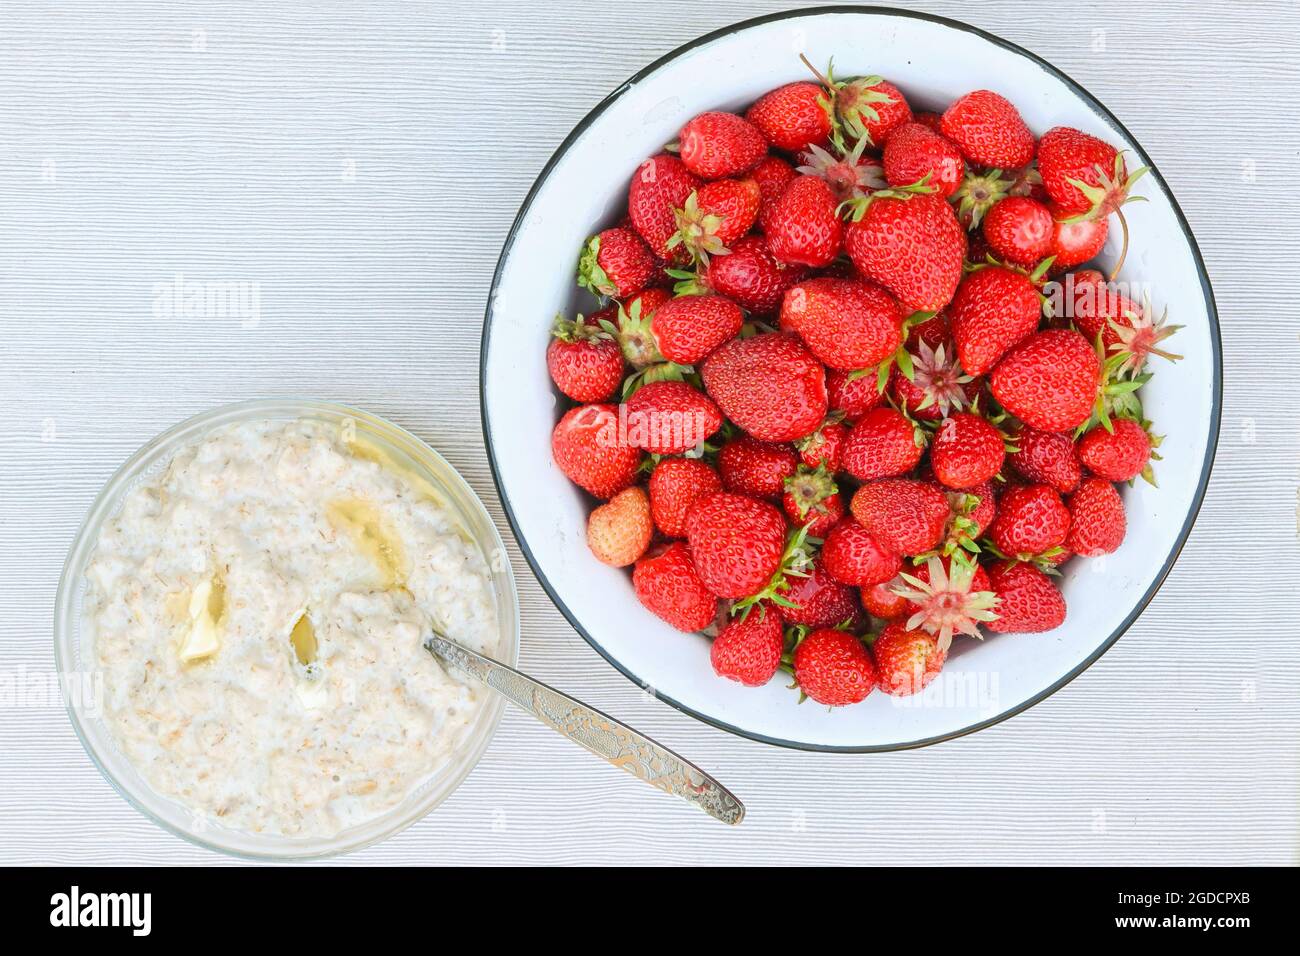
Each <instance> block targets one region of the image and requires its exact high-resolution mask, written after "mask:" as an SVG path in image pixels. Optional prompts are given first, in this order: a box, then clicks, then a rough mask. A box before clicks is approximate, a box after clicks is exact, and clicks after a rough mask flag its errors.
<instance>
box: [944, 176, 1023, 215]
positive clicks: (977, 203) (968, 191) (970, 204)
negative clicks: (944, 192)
mask: <svg viewBox="0 0 1300 956" xmlns="http://www.w3.org/2000/svg"><path fill="white" fill-rule="evenodd" d="M1012 185H1013V183H1012V181H1011V180H1008V179H1005V178H1003V175H1002V170H1000V169H986V170H984V171H983V172H975V171H974V170H969V169H968V170H967V171H966V175H965V176H963V177H962V181H961V185H959V186H958V187H957V189H956V191H955V192H954V193H953V194H952V195H951V196H950V197H949V199H948V201H949V202H951V203H952V204H953V205H954V206H956V207H957V219H958V220H960V221H961V223H962V224H963V225H965V227H966V228H967V229H968V230H972V229H975V228H977V227H978V226H979V224H980V221H981V220H983V218H984V214H985V213H987V212H988V211H989V210H990V209H992V208H993V204H994V203H996V202H997V201H998V200H1000V199H1005V198H1006V197H1007V196H1008V195H1009V194H1010V189H1011V187H1012Z"/></svg>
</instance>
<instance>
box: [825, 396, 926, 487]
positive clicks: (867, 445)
mask: <svg viewBox="0 0 1300 956" xmlns="http://www.w3.org/2000/svg"><path fill="white" fill-rule="evenodd" d="M924 451H925V439H924V436H923V433H922V432H921V430H920V429H919V428H917V427H916V425H914V424H913V423H912V422H909V421H908V420H907V419H906V418H905V417H904V416H903V414H902V413H901V412H897V411H895V410H894V409H892V408H875V409H872V410H871V411H869V412H867V413H866V414H865V415H863V416H862V417H861V418H860V419H858V422H857V424H856V425H854V426H853V429H852V430H851V431H850V432H849V437H848V438H846V439H845V440H844V451H843V452H842V453H841V455H840V464H841V466H842V467H843V468H844V470H845V471H847V472H848V473H849V474H850V475H852V476H853V477H854V478H857V479H858V480H859V481H871V480H872V479H874V478H888V477H892V476H894V475H903V474H906V473H907V472H909V471H911V470H912V469H913V468H915V467H916V465H917V463H918V462H919V461H920V460H921V455H922V453H924Z"/></svg>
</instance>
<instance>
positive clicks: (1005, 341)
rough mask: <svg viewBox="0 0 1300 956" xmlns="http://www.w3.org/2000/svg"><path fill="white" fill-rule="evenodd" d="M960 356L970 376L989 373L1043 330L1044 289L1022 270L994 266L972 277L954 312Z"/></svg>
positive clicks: (962, 288)
mask: <svg viewBox="0 0 1300 956" xmlns="http://www.w3.org/2000/svg"><path fill="white" fill-rule="evenodd" d="M949 315H950V317H951V320H952V334H953V338H954V340H955V341H956V343H957V358H958V360H959V361H960V362H961V367H962V368H963V369H964V370H965V371H966V373H967V374H969V375H984V374H986V373H987V372H989V371H990V370H991V369H992V368H993V366H994V365H996V364H997V363H998V360H999V359H1000V358H1002V356H1004V355H1005V354H1006V353H1007V352H1008V351H1009V350H1010V349H1012V348H1014V347H1015V346H1017V345H1019V344H1020V343H1021V342H1023V341H1024V340H1025V339H1027V338H1029V336H1031V335H1033V334H1034V331H1035V330H1036V329H1037V328H1038V320H1039V319H1040V318H1041V317H1042V306H1041V305H1040V304H1039V300H1038V290H1037V289H1035V288H1034V285H1033V283H1032V282H1030V281H1029V279H1028V278H1026V277H1025V276H1023V275H1021V274H1020V273H1019V272H1013V271H1012V270H1010V269H1004V268H1002V267H1000V266H988V267H987V268H983V269H977V270H976V271H974V272H972V273H970V275H968V276H967V277H966V278H965V279H964V280H963V281H962V283H961V286H960V287H959V288H958V289H957V295H956V297H955V298H954V299H953V301H952V306H951V308H950V309H949Z"/></svg>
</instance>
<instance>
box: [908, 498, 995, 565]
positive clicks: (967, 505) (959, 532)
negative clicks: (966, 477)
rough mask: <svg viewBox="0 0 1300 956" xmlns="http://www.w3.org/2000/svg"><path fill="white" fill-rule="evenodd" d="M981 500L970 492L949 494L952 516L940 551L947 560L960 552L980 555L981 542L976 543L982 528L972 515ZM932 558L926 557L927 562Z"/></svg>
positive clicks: (928, 555)
mask: <svg viewBox="0 0 1300 956" xmlns="http://www.w3.org/2000/svg"><path fill="white" fill-rule="evenodd" d="M981 500H982V499H981V498H980V496H979V495H975V494H971V493H970V492H969V491H952V492H949V493H948V507H949V509H950V511H951V514H950V515H949V517H948V526H947V527H946V528H945V529H944V535H943V545H942V547H941V549H940V553H941V554H942V555H943V556H944V557H945V558H949V557H952V556H953V555H954V554H955V553H957V552H958V551H965V552H967V553H968V554H979V553H980V546H979V542H977V541H976V538H978V537H979V533H980V526H979V524H978V523H977V522H976V521H975V519H974V518H972V517H971V515H973V514H974V513H975V509H976V508H978V507H979V506H980V502H981ZM931 556H932V555H930V554H927V555H924V557H925V558H926V559H927V560H928V559H929V558H930V557H931ZM918 557H920V556H918Z"/></svg>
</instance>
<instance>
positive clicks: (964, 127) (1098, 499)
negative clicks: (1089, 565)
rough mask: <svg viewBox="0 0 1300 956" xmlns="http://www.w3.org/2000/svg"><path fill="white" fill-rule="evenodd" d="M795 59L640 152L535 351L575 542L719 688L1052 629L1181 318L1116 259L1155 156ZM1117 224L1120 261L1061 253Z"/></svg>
mask: <svg viewBox="0 0 1300 956" xmlns="http://www.w3.org/2000/svg"><path fill="white" fill-rule="evenodd" d="M804 62H805V65H806V66H808V67H810V68H811V72H812V73H813V74H815V76H814V77H813V78H812V79H810V80H808V81H802V82H793V83H786V84H785V85H783V86H779V87H777V88H775V89H773V90H771V91H770V92H769V93H767V94H766V95H764V96H762V97H761V98H759V99H758V100H757V101H756V102H754V103H753V104H752V105H750V106H749V108H748V109H743V110H740V111H738V112H727V111H718V110H714V111H709V112H706V113H702V114H700V115H698V116H695V117H691V118H689V119H688V120H687V121H686V122H685V124H684V125H683V126H682V127H681V128H680V130H679V131H678V134H677V136H676V140H675V142H672V143H669V144H668V145H667V146H666V147H665V151H664V152H662V153H659V154H657V155H654V156H651V157H650V158H648V159H647V160H646V161H645V162H644V163H642V164H641V165H640V166H639V167H638V168H637V169H636V170H635V172H634V173H633V174H632V177H631V182H630V184H629V188H628V192H627V214H626V216H623V217H622V218H617V219H615V220H613V221H612V223H610V222H607V223H602V224H593V227H592V228H591V229H590V230H589V231H588V235H589V236H590V238H589V239H588V240H587V241H586V242H585V243H584V245H583V248H582V249H581V250H578V256H577V270H576V271H577V283H578V285H579V286H580V288H581V289H582V290H583V291H582V292H581V293H580V294H581V295H582V296H583V297H584V298H585V299H587V300H590V301H589V303H587V304H586V305H585V306H584V307H583V315H585V316H586V318H583V316H576V317H574V318H569V317H567V316H560V317H558V318H557V319H556V320H555V322H554V325H553V327H552V336H551V338H550V339H549V340H548V343H547V345H546V357H545V358H546V363H547V369H548V371H549V373H550V375H551V378H552V380H553V381H554V383H555V387H556V389H557V391H558V393H559V395H560V396H562V398H561V401H562V402H563V403H564V407H563V408H561V410H560V414H559V420H558V422H557V424H556V425H555V428H554V430H553V432H552V436H551V439H552V458H553V461H554V463H555V465H556V467H558V468H560V470H561V471H562V472H563V473H564V474H565V475H566V476H567V477H569V478H570V479H571V480H572V481H573V482H574V483H575V484H576V485H578V486H579V487H581V488H583V489H584V490H585V491H586V492H588V493H589V494H590V495H592V496H594V497H595V498H597V499H600V500H601V501H604V502H605V503H603V504H601V503H599V502H596V503H592V502H588V504H589V508H588V512H589V515H588V520H587V528H586V531H587V535H586V536H587V543H588V546H589V549H590V551H591V553H592V556H593V559H594V560H597V561H600V562H603V563H605V564H608V565H611V566H615V567H629V566H631V567H632V573H631V577H632V585H633V590H634V592H635V594H636V597H637V599H638V601H639V602H640V603H641V604H642V605H643V606H644V607H645V608H646V609H647V610H648V611H649V612H650V613H652V614H654V615H656V616H658V617H659V618H661V619H662V620H663V621H665V622H666V623H667V624H669V625H670V626H671V627H674V628H677V629H679V630H682V631H704V632H705V633H706V635H709V636H711V637H712V647H711V652H710V656H711V661H712V666H713V668H714V670H715V672H716V674H717V675H718V676H719V678H720V679H727V680H734V681H737V682H739V683H740V684H742V685H744V686H755V687H756V686H760V685H764V684H767V683H769V682H770V681H771V680H772V678H773V677H775V676H776V672H777V671H778V670H779V669H781V668H786V669H787V670H792V671H793V673H794V678H795V683H796V685H797V686H798V688H799V690H800V691H801V693H802V695H804V696H805V697H807V698H809V699H811V700H812V701H815V702H819V703H822V704H826V705H829V706H834V707H839V706H847V705H852V704H854V703H858V702H860V701H862V700H864V699H865V698H866V697H867V696H868V695H869V694H870V692H871V691H872V689H873V688H874V687H876V686H879V687H880V688H881V689H882V690H883V691H884V692H885V693H887V694H891V695H907V694H914V693H918V692H920V691H921V690H923V689H924V688H925V686H926V685H927V684H928V683H929V682H930V681H932V680H934V679H935V677H936V675H937V674H938V673H939V672H940V669H941V668H942V667H943V666H944V664H945V661H946V660H947V658H948V650H949V647H950V645H951V643H952V642H953V641H954V640H955V639H958V638H959V637H961V636H962V635H970V636H976V637H978V636H981V633H983V634H984V635H992V634H999V635H1001V634H1009V635H1013V634H1015V633H1017V632H1020V633H1035V632H1041V631H1048V630H1051V629H1053V628H1055V627H1058V626H1060V625H1061V623H1062V622H1063V621H1064V620H1065V617H1066V611H1067V609H1066V604H1065V599H1064V597H1063V594H1062V590H1061V588H1060V587H1059V586H1058V582H1061V581H1069V580H1070V578H1071V577H1072V576H1073V575H1075V574H1076V573H1077V572H1075V571H1074V570H1073V569H1074V568H1075V567H1076V566H1077V565H1078V563H1079V562H1084V561H1088V560H1090V559H1096V558H1097V557H1099V556H1101V555H1106V554H1110V553H1113V552H1114V551H1115V550H1116V549H1118V548H1121V547H1123V546H1124V538H1125V532H1126V526H1127V521H1126V516H1125V513H1124V496H1125V494H1127V493H1128V492H1126V491H1125V490H1124V489H1123V488H1122V487H1121V485H1120V484H1117V483H1121V484H1122V483H1123V482H1130V483H1131V482H1132V481H1133V480H1134V479H1135V478H1137V477H1143V478H1145V479H1147V480H1148V481H1151V482H1152V483H1153V484H1154V477H1153V474H1152V466H1153V464H1154V460H1156V459H1159V457H1160V456H1159V454H1158V453H1157V448H1158V446H1159V444H1160V438H1159V436H1158V435H1157V434H1155V433H1154V431H1153V426H1152V423H1151V422H1150V421H1148V420H1147V418H1148V415H1147V413H1146V412H1144V410H1143V407H1142V401H1141V386H1142V385H1143V384H1144V383H1145V382H1146V381H1147V380H1148V379H1149V378H1150V376H1151V375H1152V374H1154V371H1153V369H1154V367H1155V366H1159V365H1161V364H1163V363H1164V362H1172V361H1176V360H1177V359H1178V356H1177V355H1176V354H1174V353H1173V352H1171V351H1170V350H1169V349H1168V347H1167V343H1166V340H1167V339H1168V338H1169V336H1171V335H1173V334H1174V333H1175V332H1176V331H1177V329H1178V328H1179V326H1177V325H1169V324H1167V323H1166V321H1165V317H1164V315H1163V309H1162V308H1161V307H1160V306H1159V304H1157V303H1152V302H1151V301H1150V298H1149V297H1148V296H1146V295H1145V294H1144V293H1130V291H1129V288H1127V287H1126V286H1125V284H1124V283H1125V282H1126V281H1133V280H1142V279H1144V278H1149V277H1142V276H1134V275H1132V273H1131V269H1132V266H1131V265H1130V272H1129V273H1127V274H1125V275H1124V278H1123V279H1119V278H1117V274H1118V273H1119V270H1120V268H1121V267H1122V266H1123V264H1124V250H1125V249H1127V243H1128V240H1129V232H1128V230H1129V227H1128V225H1127V224H1126V223H1125V222H1124V218H1123V213H1122V211H1121V207H1122V206H1123V204H1124V203H1125V202H1127V201H1128V200H1129V199H1130V198H1136V197H1132V196H1130V193H1131V192H1132V189H1133V186H1134V183H1136V182H1137V181H1138V179H1139V178H1140V176H1141V175H1142V173H1143V172H1144V170H1135V171H1134V172H1132V173H1130V172H1129V171H1128V168H1127V166H1126V165H1125V162H1124V161H1123V159H1122V156H1123V154H1122V153H1120V152H1118V151H1117V150H1116V149H1115V147H1114V146H1113V145H1111V144H1108V143H1105V142H1104V141H1102V140H1099V139H1096V138H1095V137H1092V136H1089V135H1087V134H1085V133H1083V132H1081V131H1079V130H1074V129H1069V128H1064V127H1058V128H1056V129H1052V130H1049V131H1047V132H1046V133H1044V134H1043V136H1042V137H1041V139H1039V140H1037V141H1036V140H1035V135H1034V131H1033V130H1030V129H1029V127H1028V126H1027V125H1026V124H1025V122H1024V120H1023V118H1022V117H1021V116H1020V114H1019V112H1018V110H1017V109H1016V107H1015V105H1014V104H1013V103H1011V102H1010V101H1009V100H1008V99H1007V98H1006V97H1004V96H1002V95H1001V94H999V93H995V92H992V91H989V90H976V91H974V92H971V93H968V94H967V95H965V96H962V97H960V98H958V99H956V100H954V101H953V102H951V103H950V104H948V105H947V108H946V109H944V110H943V111H942V112H941V113H918V114H915V115H914V114H913V112H912V110H911V108H910V106H909V104H908V102H907V99H906V96H905V95H904V92H903V91H902V90H900V89H899V88H898V87H896V86H894V85H892V84H891V83H890V82H888V81H887V80H886V79H884V78H882V77H879V76H871V75H863V76H859V77H848V78H845V77H837V76H835V75H834V73H833V71H832V70H831V69H830V67H829V65H828V67H827V68H826V69H825V70H822V69H818V68H817V67H815V66H813V65H812V64H811V63H809V62H808V61H807V60H805V61H804ZM814 80H815V81H814ZM672 138H673V137H672V136H671V135H669V136H666V137H665V139H672ZM1112 215H1113V216H1114V217H1115V218H1116V219H1118V220H1119V224H1120V227H1121V234H1120V238H1122V240H1123V241H1122V242H1121V243H1120V247H1121V248H1120V250H1119V252H1118V255H1117V257H1116V261H1114V262H1113V263H1111V262H1107V263H1106V264H1107V265H1110V266H1112V269H1113V272H1114V273H1116V274H1113V275H1111V276H1109V277H1108V276H1106V275H1104V274H1103V273H1102V272H1101V271H1099V269H1097V268H1082V269H1080V270H1079V271H1073V270H1075V269H1076V267H1080V266H1086V265H1087V264H1089V263H1092V261H1093V260H1094V259H1095V258H1096V257H1098V256H1100V255H1102V253H1103V251H1105V244H1106V239H1107V235H1108V232H1109V221H1110V218H1111V216H1112ZM602 227H603V228H602ZM571 274H572V273H571ZM569 402H573V403H576V405H575V406H574V407H569V405H568V403H569ZM619 403H621V404H619ZM1147 493H1148V494H1150V492H1147ZM1131 546H1132V545H1130V547H1131ZM1095 567H1097V569H1098V570H1099V571H1104V567H1103V566H1100V565H1096V566H1095ZM1049 571H1050V572H1052V575H1056V574H1058V573H1061V574H1062V575H1063V576H1062V577H1055V578H1054V577H1053V576H1049V574H1048V573H1047V572H1049ZM1067 588H1068V585H1067ZM1002 639H1007V638H1002ZM1010 639H1013V640H1014V639H1016V638H1014V637H1012V638H1010ZM1031 645H1032V641H1029V642H1027V643H1026V644H1025V649H1024V651H1023V653H1025V654H1030V653H1033V652H1034V651H1033V648H1032V646H1031ZM873 713H875V714H877V715H878V714H879V713H880V711H879V708H877V709H876V711H874V712H873ZM879 719H890V718H889V717H888V715H886V716H885V717H880V718H879Z"/></svg>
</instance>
